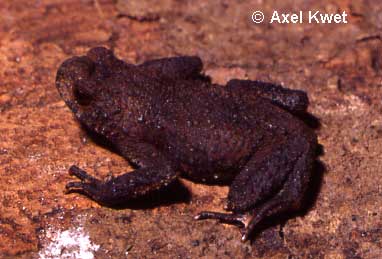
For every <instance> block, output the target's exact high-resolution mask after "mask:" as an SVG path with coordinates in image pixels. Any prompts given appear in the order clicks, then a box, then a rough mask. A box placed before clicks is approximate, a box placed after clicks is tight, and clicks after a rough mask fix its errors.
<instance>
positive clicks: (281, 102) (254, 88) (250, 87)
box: [227, 79, 309, 113]
mask: <svg viewBox="0 0 382 259" xmlns="http://www.w3.org/2000/svg"><path fill="white" fill-rule="evenodd" d="M227 87H228V89H229V90H231V91H232V92H234V93H236V94H239V95H240V96H241V97H242V98H246V99H251V98H253V97H255V98H256V96H261V97H263V98H266V99H268V100H270V101H271V102H272V103H274V104H276V105H278V106H280V107H281V108H283V109H285V110H287V111H290V112H292V113H304V112H306V109H307V108H308V105H309V99H308V96H307V95H306V93H305V92H304V91H300V90H292V89H288V88H284V87H282V86H280V85H276V84H272V83H265V82H261V81H252V80H239V79H232V80H230V81H229V82H228V83H227Z"/></svg>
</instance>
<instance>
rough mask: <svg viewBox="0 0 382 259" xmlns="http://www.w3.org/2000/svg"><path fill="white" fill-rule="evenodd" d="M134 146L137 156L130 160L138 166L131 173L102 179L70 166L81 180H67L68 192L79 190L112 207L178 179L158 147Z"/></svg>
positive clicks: (70, 171) (70, 170)
mask: <svg viewBox="0 0 382 259" xmlns="http://www.w3.org/2000/svg"><path fill="white" fill-rule="evenodd" d="M135 147H136V148H137V150H136V151H137V152H134V153H135V154H138V156H137V158H136V159H133V160H134V161H135V165H136V166H137V168H136V169H135V170H134V171H133V172H130V173H125V174H123V175H121V176H118V177H115V178H112V179H111V180H109V181H105V182H104V181H101V180H98V179H96V178H94V177H92V176H90V175H89V174H87V173H86V172H85V171H84V170H82V169H80V168H78V167H77V166H72V167H71V168H70V169H69V173H70V174H71V175H74V176H76V177H78V178H79V179H80V180H81V181H80V182H69V183H68V184H67V185H66V189H67V192H68V193H73V192H77V193H82V194H84V195H86V196H88V197H89V198H91V199H93V200H95V201H96V202H98V203H100V204H103V205H107V206H112V205H117V204H121V203H124V202H126V201H129V200H133V199H136V198H138V197H140V196H143V195H145V194H147V193H149V192H151V191H154V190H158V189H160V188H162V187H165V186H167V185H168V184H170V183H171V182H172V181H174V180H175V179H176V178H177V176H178V175H177V173H176V171H174V170H173V169H172V166H171V164H170V163H169V162H168V161H167V159H165V157H164V156H162V155H161V154H160V153H159V152H158V151H157V150H154V149H153V148H152V147H151V146H148V145H139V146H135ZM138 159H139V160H138Z"/></svg>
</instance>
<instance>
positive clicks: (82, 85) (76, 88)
mask: <svg viewBox="0 0 382 259" xmlns="http://www.w3.org/2000/svg"><path fill="white" fill-rule="evenodd" d="M93 82H94V81H89V80H76V81H75V82H74V84H73V94H74V97H75V99H76V101H77V103H78V104H80V105H88V104H90V102H91V101H92V99H93V96H94V95H95V85H94V83H93Z"/></svg>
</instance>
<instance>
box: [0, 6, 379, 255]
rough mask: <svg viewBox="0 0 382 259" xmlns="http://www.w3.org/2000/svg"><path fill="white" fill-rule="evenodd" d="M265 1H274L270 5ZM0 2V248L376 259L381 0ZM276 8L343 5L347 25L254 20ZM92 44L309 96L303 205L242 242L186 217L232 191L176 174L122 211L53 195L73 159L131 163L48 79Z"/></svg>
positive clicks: (90, 163) (0, 251)
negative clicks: (93, 133) (307, 185)
mask: <svg viewBox="0 0 382 259" xmlns="http://www.w3.org/2000/svg"><path fill="white" fill-rule="evenodd" d="M276 2H277V3H276ZM325 2H326V3H320V2H319V1H313V0H308V1H306V0H297V1H296V0H294V1H291V0H286V1H283V3H282V4H280V1H266V3H265V1H252V3H250V1H235V2H233V1H208V2H207V1H202V0H196V1H176V0H159V1H126V0H119V1H112V0H94V1H91V0H83V1H74V0H68V1H58V0H46V1H26V0H19V1H1V2H0V36H1V37H0V132H1V134H0V190H1V192H0V204H1V205H0V257H1V258H59V257H60V256H61V257H62V258H75V257H77V258H79V257H82V258H125V257H126V258H175V257H182V258H233V257H235V258H346V259H348V258H349V259H350V258H381V257H382V242H381V240H382V163H381V159H380V154H381V153H382V118H381V111H382V103H381V100H382V71H381V69H382V35H381V24H382V15H381V13H382V12H381V11H382V2H381V3H379V2H378V1H372V0H364V1H351V0H336V1H330V4H329V3H328V2H327V1H325ZM256 10H261V11H263V12H264V13H265V17H266V19H269V18H270V15H271V14H272V12H273V10H278V11H280V12H281V11H283V12H298V11H300V10H303V11H309V10H320V11H321V12H327V13H333V12H342V11H346V12H347V13H348V24H309V23H306V22H305V23H302V24H269V22H267V21H266V22H264V23H262V24H255V23H253V22H252V20H251V15H252V13H253V12H254V11H256ZM98 45H103V46H107V47H111V48H113V49H114V51H115V53H116V54H117V55H118V56H119V57H121V58H123V59H124V60H126V61H129V62H133V63H136V62H138V63H139V62H142V61H144V60H147V59H151V58H158V57H165V56H173V55H180V54H188V55H199V56H200V57H201V58H202V60H203V61H204V63H205V66H206V68H205V73H206V74H208V75H210V76H211V77H212V78H213V80H214V81H215V82H218V83H225V82H226V81H227V80H229V79H230V78H234V77H236V78H250V79H259V80H263V81H271V82H275V83H281V84H283V85H285V86H288V87H290V88H294V89H303V90H305V91H307V92H308V94H309V97H310V100H311V105H310V110H309V111H310V112H311V113H312V114H313V115H314V116H316V117H318V118H320V121H321V127H320V129H319V130H318V135H319V142H320V143H321V144H322V145H323V146H324V154H323V155H322V156H321V158H320V160H321V162H322V163H323V165H324V167H325V170H323V169H321V170H317V174H316V175H317V177H316V178H315V179H314V181H313V183H312V188H311V190H312V191H311V193H310V196H311V197H310V199H309V200H310V202H309V204H308V206H307V209H306V211H304V212H303V213H301V214H299V215H293V216H292V215H291V216H292V217H291V218H290V219H289V220H287V221H286V220H285V219H275V220H274V221H272V222H269V223H267V224H266V226H264V230H262V231H261V232H259V233H258V235H257V236H256V237H255V238H254V239H253V241H252V242H251V243H249V242H247V243H241V242H240V241H239V240H240V233H239V231H238V230H237V228H235V227H233V226H229V225H221V224H218V223H216V222H214V221H204V222H196V221H194V220H193V216H194V215H195V214H196V213H197V212H198V211H200V210H201V209H203V210H222V207H223V205H224V200H225V196H226V194H227V191H228V188H227V187H222V186H206V185H201V184H195V183H192V182H189V181H186V180H181V181H180V182H179V183H178V184H177V185H176V186H172V187H171V188H169V190H167V191H165V192H163V193H160V195H157V196H156V197H152V199H150V200H148V201H146V202H143V203H142V204H137V206H136V207H133V208H121V209H111V208H105V207H100V206H99V205H97V204H96V203H94V202H92V201H91V200H89V199H87V198H85V197H82V196H79V195H74V194H73V195H65V194H64V186H65V184H66V182H68V181H70V180H71V179H72V178H71V177H70V176H69V175H68V174H67V170H68V168H69V166H70V165H72V164H77V165H79V166H81V167H82V168H84V169H87V170H88V171H89V172H94V174H95V175H98V176H99V177H108V176H109V175H110V174H113V175H117V174H119V173H123V172H125V171H129V170H131V168H130V167H129V166H128V164H127V163H126V162H125V161H124V160H123V159H122V158H121V157H119V156H117V155H116V154H113V153H112V152H111V151H110V150H108V149H105V148H104V147H101V146H99V145H97V144H96V143H94V142H93V141H92V140H91V139H90V138H89V137H88V136H87V135H86V134H85V132H84V131H83V130H81V128H80V127H79V125H78V124H77V123H76V122H75V120H74V119H73V117H72V114H71V112H70V111H69V109H68V108H67V107H66V106H65V104H64V102H63V101H62V100H61V99H60V97H59V95H58V93H57V90H56V88H55V85H54V81H55V73H56V71H57V68H58V66H59V64H60V63H61V62H62V61H63V60H64V59H66V58H67V57H70V56H73V55H81V54H83V53H85V52H86V51H87V50H88V49H89V48H90V47H94V46H98Z"/></svg>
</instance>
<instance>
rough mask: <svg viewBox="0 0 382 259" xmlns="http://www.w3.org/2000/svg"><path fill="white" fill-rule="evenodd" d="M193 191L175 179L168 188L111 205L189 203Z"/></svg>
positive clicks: (149, 206)
mask: <svg viewBox="0 0 382 259" xmlns="http://www.w3.org/2000/svg"><path fill="white" fill-rule="evenodd" d="M190 201H191V193H190V191H189V190H188V189H187V187H186V186H184V185H183V184H182V183H181V182H180V181H179V180H175V181H174V182H172V183H171V184H169V185H168V186H166V188H162V189H160V190H156V191H153V192H150V193H148V194H146V195H143V196H140V197H139V198H136V199H133V200H129V201H126V202H124V203H119V204H117V205H114V206H111V207H112V208H114V209H120V210H122V209H137V210H138V209H152V208H158V207H161V206H169V205H172V204H177V203H189V202H190Z"/></svg>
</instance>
